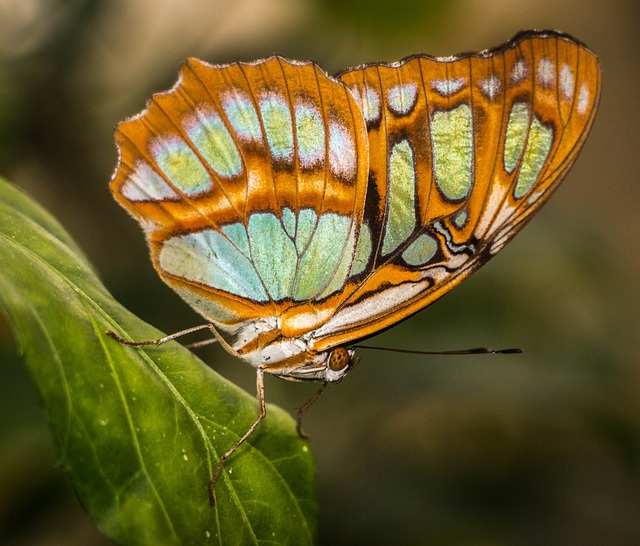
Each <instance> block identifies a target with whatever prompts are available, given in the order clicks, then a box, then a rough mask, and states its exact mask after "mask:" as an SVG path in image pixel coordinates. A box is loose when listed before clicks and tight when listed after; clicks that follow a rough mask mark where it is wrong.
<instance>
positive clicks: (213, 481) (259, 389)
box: [209, 368, 267, 506]
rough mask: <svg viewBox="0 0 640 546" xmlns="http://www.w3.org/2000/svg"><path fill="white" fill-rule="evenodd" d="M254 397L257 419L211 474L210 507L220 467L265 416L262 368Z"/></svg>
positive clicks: (259, 369) (257, 376)
mask: <svg viewBox="0 0 640 546" xmlns="http://www.w3.org/2000/svg"><path fill="white" fill-rule="evenodd" d="M256 397H257V398H258V403H259V404H260V414H259V415H258V418H257V419H256V420H255V421H254V422H253V424H252V425H251V426H250V427H249V428H248V430H247V432H245V433H244V434H243V435H242V437H241V438H240V439H239V440H238V441H237V442H236V443H235V444H233V445H232V446H231V447H230V448H229V449H228V450H227V451H226V452H225V453H223V454H222V456H221V457H220V461H219V462H218V466H217V467H216V471H215V472H214V473H213V477H212V478H211V482H209V502H210V504H211V506H215V504H216V492H215V487H216V482H217V481H218V478H219V477H220V473H221V472H222V467H223V465H224V462H225V461H226V460H227V459H228V458H229V457H231V455H233V454H234V453H235V452H236V450H237V449H238V448H239V447H240V446H241V445H242V443H243V442H244V441H245V440H246V439H247V438H248V437H249V436H251V434H253V431H254V430H255V429H256V427H257V426H258V425H259V424H260V422H261V421H262V420H263V419H264V418H265V417H266V416H267V408H266V406H265V402H264V370H263V369H262V368H258V369H257V371H256Z"/></svg>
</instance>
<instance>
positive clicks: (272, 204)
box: [111, 32, 600, 382]
mask: <svg viewBox="0 0 640 546" xmlns="http://www.w3.org/2000/svg"><path fill="white" fill-rule="evenodd" d="M599 92H600V72H599V64H598V61H597V58H596V57H595V55H594V54H593V53H591V52H590V51H589V50H588V49H587V48H586V47H584V46H583V45H582V44H580V43H579V42H577V41H575V40H574V39H572V38H570V37H568V36H566V35H563V34H560V33H556V32H529V33H521V34H520V35H518V36H516V37H515V38H514V39H513V40H511V41H510V42H509V43H507V44H505V45H504V46H501V47H500V48H496V49H495V50H491V51H485V52H482V53H477V54H467V55H461V56H456V57H450V58H432V57H428V56H425V55H420V56H413V57H410V58H408V59H405V60H404V61H401V62H398V63H393V64H371V65H365V66H362V67H357V68H354V69H350V70H347V71H345V72H342V73H341V74H339V75H337V76H336V77H330V76H328V75H327V74H326V73H325V72H324V71H322V70H321V69H320V68H319V67H318V66H317V65H315V64H314V63H301V62H296V61H288V60H286V59H284V58H282V57H278V56H274V57H270V58H268V59H265V60H263V61H258V62H255V63H234V64H230V65H225V66H211V65H208V64H206V63H204V62H202V61H198V60H196V59H190V60H189V61H187V62H186V63H185V64H184V65H183V67H182V69H181V74H180V80H179V82H178V84H177V85H176V86H175V87H174V88H173V89H172V90H171V91H169V92H167V93H164V94H158V95H155V96H154V97H153V99H152V100H151V101H150V102H149V104H148V106H147V109H146V110H145V111H144V112H143V113H142V114H141V115H139V116H137V117H134V118H132V119H130V120H127V121H125V122H122V123H121V124H119V125H118V127H117V130H116V142H117V144H118V147H119V152H120V162H119V166H118V168H117V170H116V173H115V174H114V178H113V180H112V183H111V188H112V191H113V193H114V196H115V198H116V199H117V200H118V201H119V202H120V204H122V205H123V206H124V207H125V208H126V209H127V210H128V211H129V212H131V213H132V214H133V216H134V217H135V218H136V219H138V221H139V222H140V223H141V225H142V227H143V229H144V231H145V234H146V237H147V240H148V242H149V246H150V249H151V255H152V259H153V263H154V266H155V267H156V269H157V271H158V272H159V274H160V276H161V277H162V278H163V280H164V281H165V282H167V283H168V284H169V285H170V286H171V287H172V288H173V289H174V290H176V292H178V294H180V295H181V296H182V297H183V298H184V299H185V300H186V301H187V302H188V303H189V304H190V305H191V306H192V307H193V308H194V309H195V310H196V311H198V312H199V313H200V314H201V315H203V316H204V317H205V318H206V319H207V320H208V321H210V322H211V323H212V324H213V325H215V327H216V328H217V329H218V330H221V331H224V332H227V334H228V335H229V336H230V338H232V342H231V347H232V350H233V352H234V354H236V355H237V356H239V357H240V358H243V359H244V360H246V361H248V362H249V363H250V364H252V365H253V366H254V367H257V368H259V369H261V370H263V371H265V372H267V373H271V374H274V375H277V376H280V377H283V378H285V379H293V380H306V379H314V380H320V381H325V382H335V381H339V380H340V379H341V378H342V377H343V376H344V374H345V373H347V372H348V370H349V369H350V368H351V367H352V366H353V364H354V363H355V362H356V361H357V357H356V356H355V354H354V351H353V349H352V348H350V346H351V345H353V344H354V342H355V341H356V340H358V339H361V338H363V337H367V336H370V335H372V334H374V333H376V332H378V331H380V330H382V329H384V328H387V327H389V326H391V325H393V324H395V323H397V322H399V321H401V320H403V319H405V318H407V317H409V316H410V315H412V314H414V313H416V312H417V311H419V310H421V309H423V308H424V307H426V306H427V305H429V304H430V303H432V302H433V301H435V300H436V299H437V298H439V297H440V296H441V295H443V294H444V293H446V292H448V291H449V290H451V289H452V288H453V287H455V286H456V285H457V284H459V283H460V282H461V281H462V280H463V279H465V278H466V277H468V276H469V275H471V274H472V273H473V272H474V271H476V270H477V269H478V268H479V267H480V266H481V265H483V264H484V263H486V261H488V260H489V259H490V258H491V257H492V256H494V255H495V254H496V253H497V252H498V251H499V250H500V249H501V248H502V247H503V246H504V244H506V242H508V241H509V240H510V239H511V238H512V237H513V236H514V235H515V233H517V231H519V229H521V228H522V226H523V225H524V224H525V223H526V222H527V221H528V220H529V219H530V218H531V216H532V215H533V214H534V213H535V212H536V211H537V210H538V209H539V207H540V206H541V205H542V204H543V203H544V202H545V201H546V200H547V198H548V197H549V196H550V195H551V193H552V192H553V190H554V189H555V188H556V187H557V186H558V184H559V183H560V181H561V180H562V178H563V177H564V175H565V174H566V172H567V171H568V169H569V168H570V166H571V165H572V163H573V161H574V160H575V158H576V156H577V153H578V151H579V150H580V148H581V146H582V144H583V142H584V140H585V138H586V135H587V133H588V131H589V128H590V126H591V124H592V122H593V119H594V116H595V110H596V106H597V101H598V97H599Z"/></svg>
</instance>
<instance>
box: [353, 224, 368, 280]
mask: <svg viewBox="0 0 640 546" xmlns="http://www.w3.org/2000/svg"><path fill="white" fill-rule="evenodd" d="M372 251H373V244H372V241H371V229H369V226H368V225H367V223H366V222H365V223H363V224H362V226H361V227H360V235H359V237H358V243H357V245H356V252H355V255H354V257H353V263H352V264H351V271H349V276H351V277H354V276H355V275H359V274H360V273H362V272H363V271H364V270H365V269H366V268H367V264H368V263H369V259H370V258H371V253H372Z"/></svg>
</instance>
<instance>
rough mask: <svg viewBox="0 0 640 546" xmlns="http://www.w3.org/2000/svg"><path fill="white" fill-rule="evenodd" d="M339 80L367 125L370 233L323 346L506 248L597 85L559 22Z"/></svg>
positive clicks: (549, 180) (584, 55)
mask: <svg viewBox="0 0 640 546" xmlns="http://www.w3.org/2000/svg"><path fill="white" fill-rule="evenodd" d="M339 78H340V80H341V81H343V82H344V83H345V84H346V85H347V86H348V87H349V88H350V89H351V90H352V92H353V93H354V96H355V97H356V100H357V102H358V104H359V105H360V108H361V109H362V111H363V115H364V118H365V121H366V123H367V130H368V134H369V143H370V165H369V169H370V173H369V179H370V187H369V190H370V193H369V194H368V195H367V205H366V207H365V210H366V214H365V218H364V220H363V230H366V228H367V226H371V228H370V233H371V237H372V241H371V244H370V245H369V246H368V248H370V255H369V256H368V257H367V260H368V264H369V267H368V268H367V269H366V270H364V271H363V272H362V273H361V276H360V278H359V279H358V283H359V284H358V287H357V289H356V290H354V292H353V293H352V294H351V295H350V296H349V297H348V298H347V299H346V300H345V301H344V302H343V303H342V305H341V307H340V309H339V310H338V311H337V312H336V314H335V315H334V316H333V317H332V319H331V320H330V321H328V322H327V323H326V324H325V325H324V326H323V327H322V328H320V329H319V330H318V331H317V332H316V337H315V341H316V343H315V346H316V347H317V348H318V349H319V350H322V349H324V348H326V347H331V346H334V345H340V344H343V343H348V342H349V341H350V340H352V339H357V338H359V337H363V336H366V335H370V334H371V333H374V332H376V331H378V330H380V329H382V328H385V327H388V326H390V325H392V324H394V323H396V322H398V321H399V320H401V319H403V318H405V317H407V316H409V315H411V314H413V313H415V312H416V311H418V310H420V309H422V308H423V307H425V306H426V305H428V304H429V303H431V302H433V301H434V300H435V299H437V298H438V297H440V296H441V295H442V294H444V293H445V292H447V291H449V290H450V289H451V288H453V287H454V286H455V285H457V284H458V283H459V282H461V281H462V280H463V279H464V278H466V277H467V276H468V275H470V274H471V273H473V271H475V270H476V269H477V268H478V267H480V266H481V265H482V264H484V263H485V262H486V261H487V260H488V259H489V258H491V257H492V256H493V255H494V254H495V253H496V252H497V251H498V250H500V248H502V247H503V246H504V244H505V243H506V242H508V241H509V240H510V239H511V238H512V237H513V236H514V235H515V233H516V232H517V231H518V230H519V229H520V228H521V227H522V226H523V225H524V223H525V222H526V220H528V219H529V218H530V217H531V215H532V214H533V213H535V212H536V210H537V209H538V208H539V207H540V206H541V205H542V204H543V203H544V202H545V201H546V199H548V197H549V196H550V195H551V193H552V191H553V190H554V189H555V188H556V187H557V185H558V184H559V183H560V182H561V180H562V178H563V176H564V175H565V174H566V172H567V170H568V168H569V167H570V166H571V164H572V163H573V161H574V160H575V158H576V156H577V154H578V152H579V150H580V148H581V146H582V143H583V142H584V139H585V138H586V136H587V133H588V130H589V128H590V126H591V124H592V122H593V119H594V116H595V110H596V106H597V102H598V97H599V93H600V69H599V64H598V61H597V58H596V57H595V55H594V54H593V53H591V52H590V51H589V50H588V49H586V48H585V47H584V46H583V45H582V44H580V43H578V42H576V41H575V40H573V39H572V38H570V37H568V36H565V35H561V34H558V33H551V32H550V33H523V34H521V35H519V36H517V37H516V38H514V39H513V40H512V41H511V42H509V43H508V44H506V45H505V46H503V47H501V48H498V49H496V50H492V51H487V52H483V53H479V54H470V55H462V56H459V57H455V58H446V59H436V58H430V57H427V56H415V57H412V58H410V59H408V60H406V61H404V62H401V63H397V64H393V65H383V64H373V65H368V66H365V67H362V68H357V69H354V70H350V71H347V72H345V73H343V74H341V75H340V76H339Z"/></svg>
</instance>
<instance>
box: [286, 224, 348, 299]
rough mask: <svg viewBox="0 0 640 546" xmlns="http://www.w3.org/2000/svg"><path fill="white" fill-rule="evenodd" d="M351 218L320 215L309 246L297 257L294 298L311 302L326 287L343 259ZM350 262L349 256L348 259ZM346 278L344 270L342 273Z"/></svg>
mask: <svg viewBox="0 0 640 546" xmlns="http://www.w3.org/2000/svg"><path fill="white" fill-rule="evenodd" d="M350 227H351V222H350V219H349V218H348V217H346V216H339V215H337V214H333V213H326V214H323V215H322V216H320V218H319V219H318V223H317V225H316V228H315V230H314V231H313V235H312V237H311V240H310V241H309V245H308V246H307V248H306V250H305V252H304V254H303V255H302V257H301V258H300V263H299V265H298V274H297V279H296V287H295V291H294V296H293V297H294V299H295V300H298V301H302V300H306V299H311V298H313V297H315V296H317V295H318V294H320V293H321V292H323V290H324V289H325V288H326V287H327V286H328V285H329V283H330V282H331V281H332V279H333V278H334V276H335V275H336V273H337V272H338V269H339V265H340V263H341V261H342V258H343V253H344V251H345V250H344V249H345V244H346V243H347V240H348V238H349V229H350ZM348 258H349V263H350V258H351V257H350V255H349V256H348ZM343 275H344V276H345V277H346V271H345V272H344V274H343Z"/></svg>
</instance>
